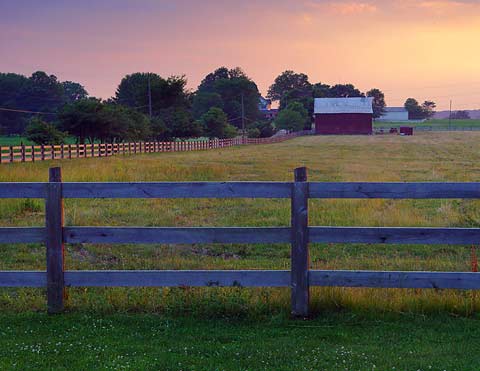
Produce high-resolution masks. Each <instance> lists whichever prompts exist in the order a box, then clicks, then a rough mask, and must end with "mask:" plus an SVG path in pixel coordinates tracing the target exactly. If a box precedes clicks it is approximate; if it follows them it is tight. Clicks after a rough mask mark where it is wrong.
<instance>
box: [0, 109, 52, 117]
mask: <svg viewBox="0 0 480 371" xmlns="http://www.w3.org/2000/svg"><path fill="white" fill-rule="evenodd" d="M0 111H7V112H19V113H33V114H37V115H57V114H58V113H57V112H41V111H29V110H22V109H13V108H3V107H0Z"/></svg>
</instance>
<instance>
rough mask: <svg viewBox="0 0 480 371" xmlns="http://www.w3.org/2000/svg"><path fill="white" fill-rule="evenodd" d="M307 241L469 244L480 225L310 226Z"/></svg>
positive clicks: (475, 240) (476, 239)
mask: <svg viewBox="0 0 480 371" xmlns="http://www.w3.org/2000/svg"><path fill="white" fill-rule="evenodd" d="M309 237H310V242H321V243H387V244H430V245H438V244H452V245H469V244H478V242H479V241H480V228H404V227H378V228H377V227H310V228H309Z"/></svg>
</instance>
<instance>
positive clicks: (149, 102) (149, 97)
mask: <svg viewBox="0 0 480 371" xmlns="http://www.w3.org/2000/svg"><path fill="white" fill-rule="evenodd" d="M148 113H149V115H150V118H152V88H151V86H150V72H149V73H148Z"/></svg>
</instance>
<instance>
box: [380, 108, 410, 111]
mask: <svg viewBox="0 0 480 371" xmlns="http://www.w3.org/2000/svg"><path fill="white" fill-rule="evenodd" d="M384 112H407V110H406V109H405V107H385V109H384Z"/></svg>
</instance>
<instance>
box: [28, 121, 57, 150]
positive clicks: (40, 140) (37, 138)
mask: <svg viewBox="0 0 480 371" xmlns="http://www.w3.org/2000/svg"><path fill="white" fill-rule="evenodd" d="M25 136H26V137H27V139H28V140H31V141H32V142H34V143H36V144H63V143H65V137H66V134H65V133H63V132H61V131H60V130H58V129H57V128H56V127H55V125H53V124H51V123H48V122H45V121H43V120H42V119H40V118H39V117H34V118H32V119H30V120H29V123H28V126H27V128H26V130H25Z"/></svg>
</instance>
